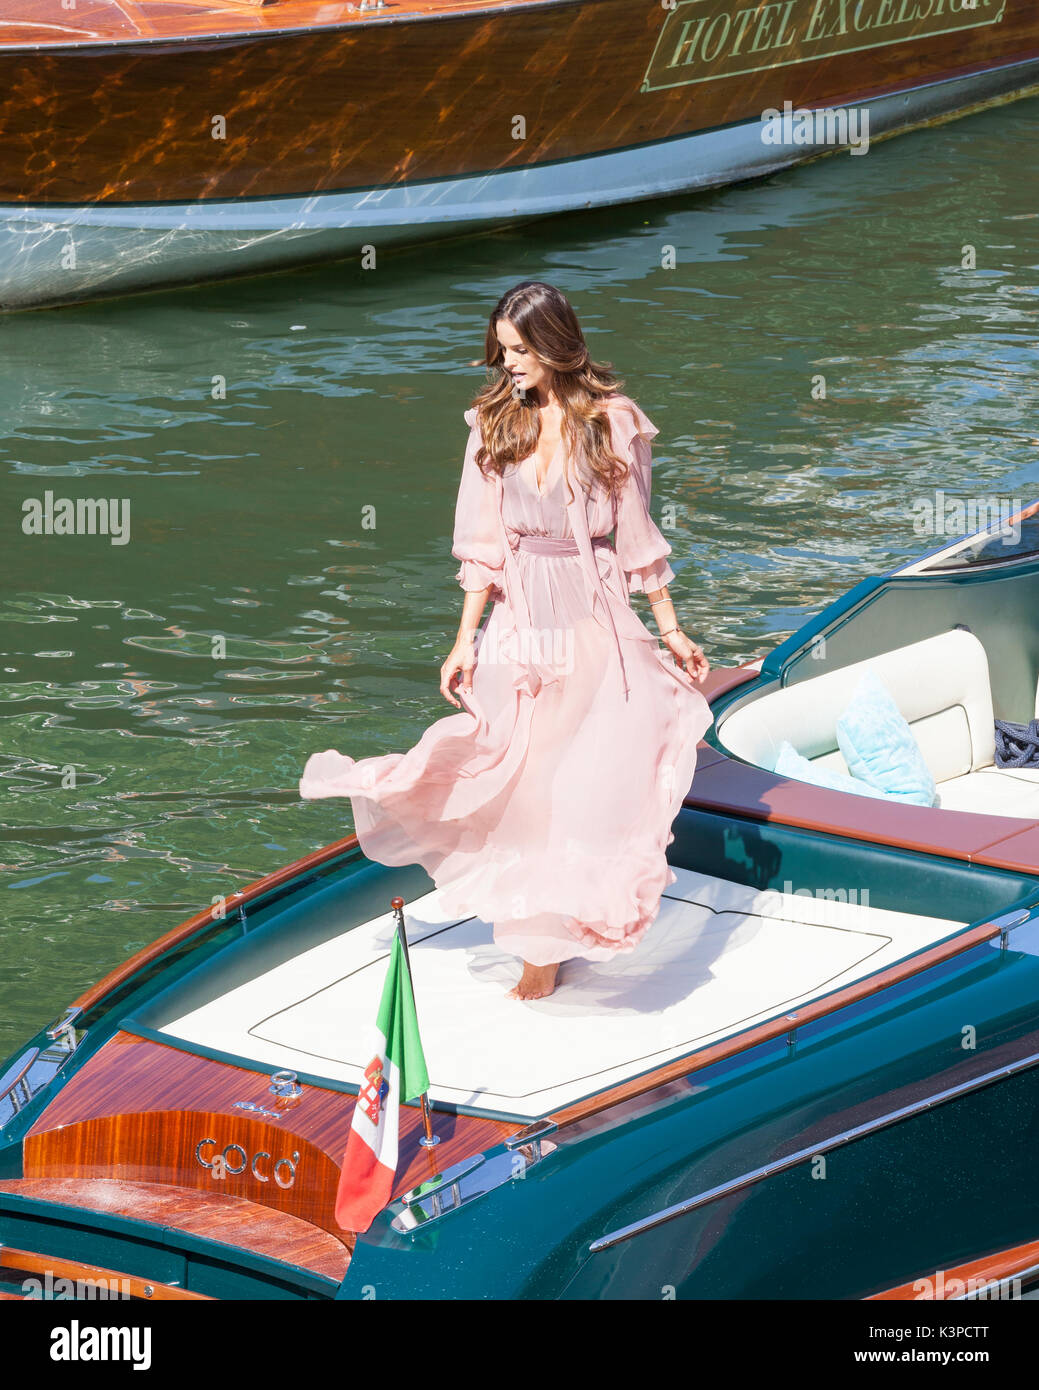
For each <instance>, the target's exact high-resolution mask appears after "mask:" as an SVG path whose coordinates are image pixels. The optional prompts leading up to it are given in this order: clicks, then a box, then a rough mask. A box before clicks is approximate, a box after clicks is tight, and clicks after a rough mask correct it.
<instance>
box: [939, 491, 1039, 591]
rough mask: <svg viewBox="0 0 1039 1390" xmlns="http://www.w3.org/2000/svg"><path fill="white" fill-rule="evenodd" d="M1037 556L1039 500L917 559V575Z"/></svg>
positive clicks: (1000, 563) (998, 563)
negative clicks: (952, 543) (1007, 518)
mask: <svg viewBox="0 0 1039 1390" xmlns="http://www.w3.org/2000/svg"><path fill="white" fill-rule="evenodd" d="M1029 555H1039V503H1033V505H1032V506H1031V507H1030V508H1026V509H1025V511H1024V512H1019V513H1018V514H1017V516H1015V517H1013V518H1011V519H1010V520H1008V521H1002V522H997V523H996V524H995V525H993V526H991V527H989V528H988V529H987V530H985V531H982V532H980V533H979V534H978V535H975V536H971V537H969V538H967V539H966V540H960V541H957V542H956V543H955V544H954V545H951V546H947V547H946V548H945V549H944V550H940V551H938V552H937V554H935V555H931V556H930V557H929V558H927V559H925V560H923V561H921V562H920V564H919V566H918V567H915V568H916V572H917V573H918V574H936V573H947V572H948V571H950V570H962V569H968V568H969V569H974V568H979V567H981V566H988V565H1004V564H1007V563H1009V562H1011V561H1015V560H1020V559H1022V558H1023V557H1025V556H1029Z"/></svg>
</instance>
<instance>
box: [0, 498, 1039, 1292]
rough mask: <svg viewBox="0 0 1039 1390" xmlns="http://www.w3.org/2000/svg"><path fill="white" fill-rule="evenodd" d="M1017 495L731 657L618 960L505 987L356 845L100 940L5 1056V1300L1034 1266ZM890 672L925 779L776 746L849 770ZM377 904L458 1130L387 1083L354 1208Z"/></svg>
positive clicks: (451, 922)
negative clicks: (392, 1145)
mask: <svg viewBox="0 0 1039 1390" xmlns="http://www.w3.org/2000/svg"><path fill="white" fill-rule="evenodd" d="M1011 521H1012V525H1011V526H1010V527H1009V528H1008V527H1007V526H1006V525H1005V524H1004V523H1000V522H993V523H992V524H990V525H986V526H983V527H982V528H981V529H980V530H978V531H977V532H976V533H975V534H972V535H970V536H966V537H964V538H962V539H957V540H954V541H945V542H943V543H942V544H941V545H940V546H938V547H937V548H936V549H934V550H932V551H931V552H930V553H929V554H927V555H925V556H924V557H923V558H922V559H920V560H917V561H915V562H914V563H912V564H909V565H905V566H902V567H900V568H898V569H896V570H894V571H892V572H890V573H888V574H884V575H881V576H879V577H877V578H873V579H869V580H867V581H865V582H862V583H859V584H857V585H856V586H855V587H854V588H853V589H851V591H850V592H849V593H847V594H846V595H845V596H844V597H842V598H841V599H839V600H838V601H837V602H835V603H833V604H832V605H831V606H830V607H828V608H827V609H826V610H825V611H824V612H822V613H821V614H819V615H818V616H817V617H815V618H813V619H812V620H811V621H810V622H809V623H807V624H806V625H805V626H804V627H803V628H802V629H801V630H800V631H799V632H797V633H796V634H795V635H794V636H792V637H791V638H789V639H788V640H787V641H785V642H783V643H782V644H781V645H780V646H779V647H778V648H776V649H775V650H774V651H772V652H770V653H769V654H768V655H767V656H765V657H764V658H763V659H762V660H760V661H756V662H751V663H748V664H747V665H745V666H742V667H739V668H737V669H733V670H727V671H717V670H716V671H714V672H712V675H711V678H710V685H709V686H708V687H707V690H706V693H707V694H708V695H709V698H710V700H711V704H712V710H713V712H714V715H715V722H714V725H713V727H712V729H711V730H710V731H709V734H708V737H707V738H706V740H705V741H704V743H703V744H702V745H701V748H700V757H699V763H698V769H697V773H696V778H695V780H694V784H693V787H692V789H691V792H690V794H689V796H688V798H687V800H686V804H685V806H684V809H683V810H682V812H681V814H680V815H679V817H678V819H677V821H676V822H675V826H674V842H673V844H672V846H671V849H670V858H671V862H672V866H673V868H674V871H675V877H676V882H675V883H674V884H673V885H671V887H670V888H669V889H668V890H667V894H666V897H665V900H664V903H663V905H662V910H661V914H660V918H659V920H658V922H657V923H656V924H655V925H654V927H653V929H652V931H651V932H650V933H649V935H648V936H647V937H646V940H645V942H644V943H643V944H642V945H641V946H640V948H639V950H638V951H637V952H636V953H634V954H633V955H632V956H630V957H629V958H628V959H627V960H626V961H620V962H617V963H614V962H611V963H609V964H607V965H592V964H590V963H588V962H576V963H574V964H573V966H572V968H571V971H570V973H569V976H568V978H567V980H565V981H564V984H563V986H561V987H560V988H559V989H558V990H557V991H556V993H555V994H554V995H553V996H552V997H551V998H549V999H545V1000H540V1001H537V1002H536V1003H529V1004H518V1003H517V1002H516V1001H513V1000H507V999H506V998H505V988H506V986H507V983H508V980H509V976H510V970H511V962H510V961H509V960H508V959H507V958H506V957H504V956H502V955H500V954H499V953H498V952H497V951H496V949H495V947H494V945H493V941H492V938H491V932H490V927H489V926H488V925H487V924H486V923H483V922H480V921H478V920H475V919H470V920H467V921H458V920H456V919H454V918H451V917H449V916H445V915H444V913H442V912H441V911H440V909H439V908H438V899H437V894H436V892H435V890H434V888H433V885H432V884H431V882H430V881H429V879H428V878H427V877H426V876H425V874H424V872H423V871H422V870H420V869H418V868H410V869H403V870H402V869H387V868H384V867H381V866H379V865H376V864H373V863H370V862H369V861H367V860H366V859H365V858H364V856H363V855H362V854H361V852H360V850H359V848H358V847H357V845H356V842H354V841H353V840H347V841H343V842H340V843H338V844H334V845H330V846H327V847H325V848H323V849H320V850H318V851H317V852H315V853H314V854H312V855H310V856H308V857H307V858H306V859H304V860H301V861H299V862H298V863H296V864H292V865H289V866H288V867H286V868H284V869H282V870H279V871H278V872H277V873H274V874H271V875H269V876H268V877H266V878H264V879H262V880H260V881H259V882H258V883H256V884H254V885H252V886H251V887H250V888H249V889H247V890H245V891H243V892H241V893H239V894H237V895H235V896H234V897H233V898H231V899H229V900H228V901H227V902H226V903H224V904H218V905H217V906H216V907H214V908H212V909H209V908H207V909H205V910H203V911H201V912H199V913H198V914H197V916H195V917H193V918H191V919H190V920H189V921H188V922H186V923H184V924H183V925H182V926H181V927H178V928H177V929H175V930H174V931H172V932H170V933H168V934H167V935H166V936H164V937H163V938H161V939H160V940H159V941H158V942H156V943H154V945H152V946H151V947H149V948H147V949H146V950H144V951H142V952H140V953H139V954H138V955H137V956H135V957H133V958H132V959H131V960H129V961H127V962H125V963H124V964H123V965H121V966H120V967H118V968H117V969H116V970H115V971H113V972H112V973H111V974H110V975H109V976H108V977H107V978H106V979H104V980H102V981H101V982H100V983H99V984H98V985H96V986H95V987H94V988H92V989H91V990H89V991H87V993H86V994H84V995H83V996H82V997H81V999H79V1000H78V1001H76V1003H75V1005H73V1006H72V1007H71V1008H70V1009H69V1010H68V1012H67V1013H66V1014H65V1015H64V1016H63V1017H62V1018H61V1019H59V1020H57V1021H56V1022H55V1024H54V1026H53V1027H52V1028H50V1029H48V1030H46V1031H45V1032H44V1033H41V1034H40V1035H39V1036H38V1037H35V1038H32V1039H30V1040H29V1041H27V1042H26V1044H25V1046H24V1047H23V1048H22V1049H20V1051H19V1052H18V1053H17V1055H15V1056H14V1057H12V1058H11V1059H10V1060H9V1061H8V1062H7V1063H5V1064H4V1065H3V1066H2V1067H0V1292H2V1293H5V1294H6V1295H7V1296H15V1297H23V1296H25V1294H26V1293H33V1294H39V1295H40V1296H47V1295H48V1294H50V1295H51V1296H57V1294H59V1293H60V1292H61V1291H62V1290H64V1291H65V1292H66V1293H67V1292H68V1290H70V1289H71V1290H73V1291H76V1290H79V1289H82V1288H85V1287H88V1286H89V1285H90V1283H91V1281H93V1283H94V1284H95V1285H97V1284H98V1283H99V1282H101V1283H103V1282H104V1281H110V1282H112V1283H113V1284H114V1285H115V1287H117V1288H118V1289H119V1290H120V1291H121V1292H123V1293H125V1294H127V1295H129V1296H131V1297H135V1298H143V1299H146V1298H152V1299H155V1298H163V1299H170V1298H200V1297H208V1298H214V1297H216V1298H220V1297H244V1298H303V1299H346V1300H351V1299H362V1298H366V1297H370V1296H371V1291H372V1290H373V1289H374V1290H376V1291H377V1295H376V1296H377V1297H378V1298H430V1299H453V1298H469V1297H472V1298H490V1299H515V1298H537V1299H576V1298H581V1299H583V1298H604V1299H635V1298H651V1299H659V1298H661V1297H669V1296H671V1295H673V1296H675V1297H678V1298H699V1299H720V1298H740V1299H775V1298H809V1299H824V1298H840V1299H863V1298H869V1297H876V1296H882V1297H890V1298H916V1297H936V1298H946V1297H957V1298H958V1297H972V1296H976V1294H977V1291H978V1289H979V1288H982V1287H983V1288H984V1289H986V1290H988V1293H989V1296H991V1292H992V1290H993V1289H994V1290H995V1291H996V1292H997V1294H1002V1293H1004V1292H1018V1291H1025V1292H1027V1290H1028V1289H1029V1288H1030V1287H1032V1286H1033V1285H1034V1284H1035V1283H1036V1282H1037V1281H1039V1217H1037V1214H1036V1209H1035V1201H1034V1195H1033V1194H1034V1176H1033V1174H1032V1172H1031V1166H1032V1156H1031V1144H1030V1140H1031V1138H1032V1135H1033V1129H1034V1119H1033V1116H1034V1113H1035V1108H1036V1104H1037V1101H1039V769H1036V768H1034V767H1033V768H1028V767H1026V766H1023V767H1019V768H1007V767H1002V768H1001V767H997V766H996V764H995V745H994V719H996V718H1000V719H1008V720H1013V721H1016V722H1020V723H1027V722H1028V721H1029V720H1031V719H1032V718H1034V717H1036V715H1037V714H1039V706H1037V678H1039V502H1036V503H1034V504H1032V505H1031V506H1029V507H1026V508H1025V509H1024V510H1023V511H1021V512H1019V513H1017V514H1016V516H1014V517H1013V518H1011ZM867 667H871V668H872V669H873V670H874V672H875V673H876V674H877V675H879V676H880V678H881V679H882V681H883V682H884V684H885V685H886V686H887V688H888V690H889V691H890V692H891V694H892V695H893V696H894V698H895V700H896V702H897V703H898V706H899V709H900V711H901V713H902V715H903V716H904V717H905V719H906V720H907V721H908V723H909V726H910V729H911V730H912V733H913V736H914V738H915V740H916V743H917V745H918V747H919V749H920V750H921V752H922V754H923V756H924V759H925V761H926V763H927V766H928V769H929V770H930V773H931V775H932V776H933V779H934V782H935V785H936V787H937V795H938V798H939V804H938V805H932V806H923V805H913V804H906V803H905V802H902V801H894V800H891V799H888V798H886V797H876V796H871V795H860V794H858V793H856V792H853V791H840V790H831V789H828V788H825V787H821V786H817V785H814V784H813V783H811V782H809V781H803V780H793V779H791V778H789V777H783V776H779V775H777V774H776V773H775V772H774V771H773V770H772V769H773V766H774V762H775V758H776V754H777V752H778V750H779V747H780V745H781V744H782V743H783V742H784V741H788V742H790V743H791V744H792V745H793V747H794V748H795V749H796V750H797V751H798V752H800V753H801V754H802V755H803V756H804V757H805V758H807V759H808V760H809V762H810V763H811V764H812V765H813V770H812V772H811V773H810V774H809V775H811V776H815V775H817V774H818V772H820V771H824V772H825V771H829V772H846V771H847V765H846V763H845V761H844V758H843V756H842V754H841V751H840V748H839V744H838V740H837V736H836V722H837V719H838V717H839V716H840V714H841V712H842V710H843V709H844V708H845V706H846V704H847V702H848V699H849V698H850V695H851V692H852V690H853V688H854V686H855V685H856V683H857V681H858V678H859V677H860V675H861V674H862V672H863V670H865V669H866V668H867ZM396 895H400V896H401V897H403V898H404V899H405V902H406V918H407V925H408V936H409V942H410V954H411V962H412V969H413V972H414V979H415V988H416V996H417V1004H418V1011H419V1020H420V1024H421V1028H422V1035H423V1041H424V1044H425V1050H426V1056H427V1061H428V1063H429V1070H430V1083H431V1086H430V1100H431V1103H432V1128H433V1132H434V1134H435V1136H436V1137H437V1139H438V1140H439V1143H438V1144H437V1145H436V1146H435V1147H432V1148H430V1147H424V1146H423V1145H422V1144H421V1143H420V1138H421V1136H422V1133H423V1129H422V1117H421V1112H420V1109H419V1108H418V1106H417V1105H411V1106H408V1107H405V1109H404V1110H403V1111H402V1118H401V1136H400V1161H399V1166H398V1170H397V1186H396V1189H395V1192H394V1196H393V1199H392V1200H391V1202H390V1204H389V1205H388V1206H387V1207H386V1208H385V1210H384V1211H383V1212H382V1213H381V1214H380V1215H379V1216H378V1217H377V1218H376V1220H375V1222H374V1224H373V1225H372V1227H371V1229H370V1230H369V1231H368V1232H367V1233H365V1234H363V1235H360V1236H357V1237H356V1238H355V1237H353V1236H352V1235H349V1234H348V1233H345V1232H343V1231H341V1230H339V1228H338V1227H337V1226H336V1223H335V1219H334V1201H335V1191H336V1183H337V1179H338V1174H339V1164H340V1162H341V1159H342V1154H343V1150H344V1147H345V1143H346V1138H347V1134H348V1131H349V1127H350V1120H351V1113H352V1108H353V1104H354V1101H353V1097H354V1096H355V1095H356V1094H357V1090H358V1085H359V1082H360V1081H361V1080H362V1077H363V1070H364V1067H365V1064H366V1063H367V1062H368V1061H369V1056H368V1054H367V1051H366V1048H367V1047H368V1037H369V1033H368V1030H369V1028H370V1025H371V1024H372V1022H373V1021H374V1017H375V1007H376V1003H377V1000H378V996H379V992H380V989H381V985H382V980H383V976H384V972H385V962H386V958H387V952H388V949H389V945H390V943H391V939H392V932H393V914H392V913H391V911H390V902H391V899H392V898H393V897H394V896H396ZM996 1172H998V1183H997V1182H994V1181H993V1174H994V1173H996ZM62 1281H65V1282H62ZM77 1281H78V1282H77ZM928 1290H930V1292H928ZM921 1291H922V1292H921Z"/></svg>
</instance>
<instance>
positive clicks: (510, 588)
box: [299, 395, 712, 965]
mask: <svg viewBox="0 0 1039 1390" xmlns="http://www.w3.org/2000/svg"><path fill="white" fill-rule="evenodd" d="M607 407H608V410H609V413H610V419H611V428H612V437H613V447H614V451H615V452H616V453H617V454H618V455H619V456H620V457H621V458H623V459H626V460H627V462H628V477H627V479H626V481H625V483H624V485H623V488H622V490H621V493H620V495H619V496H618V497H617V498H615V499H613V498H610V497H609V496H608V495H607V494H606V493H605V491H604V490H603V489H602V488H598V487H597V488H595V489H594V491H593V493H591V494H588V493H586V492H585V491H584V489H583V488H582V487H581V486H580V484H579V483H578V482H577V481H576V480H575V481H574V483H573V492H574V500H573V501H568V498H569V489H568V485H567V480H566V478H565V477H564V469H563V460H562V457H561V455H562V448H560V450H558V451H557V453H556V456H555V458H554V459H553V461H552V463H551V465H550V467H549V471H548V473H547V475H546V478H545V484H544V489H543V490H542V491H540V492H539V490H538V485H537V474H536V465H535V461H534V458H533V456H532V457H530V458H528V459H526V460H524V462H523V463H521V464H519V465H517V466H516V467H515V468H512V469H511V470H509V472H508V473H507V475H506V476H505V478H504V479H501V478H492V479H488V478H487V477H485V476H484V474H483V473H482V472H481V471H480V469H479V468H478V467H477V464H476V461H475V455H476V451H477V449H478V448H479V445H480V434H479V428H478V426H477V424H476V412H475V411H474V410H469V411H467V412H466V414H465V419H466V422H467V423H468V425H469V426H470V435H469V444H468V447H467V449H466V454H465V461H464V463H463V465H462V480H461V485H460V488H459V493H458V504H457V509H456V515H455V533H454V545H453V547H452V553H453V554H454V555H455V557H456V558H457V559H459V560H460V561H461V562H462V564H461V569H460V570H459V572H458V580H459V582H460V584H461V585H462V587H463V589H467V590H471V589H483V588H486V587H487V586H488V585H491V586H493V592H492V598H493V600H494V604H493V608H492V610H491V613H490V616H489V618H488V619H487V621H486V622H485V624H484V626H483V628H482V630H481V632H480V633H479V634H478V636H477V647H476V653H477V655H476V670H475V673H474V676H473V693H472V695H471V696H463V697H461V698H462V699H463V702H464V704H465V706H466V710H465V712H462V713H458V714H451V715H448V716H447V717H446V718H444V719H440V720H438V721H437V722H436V723H435V724H433V725H431V726H430V728H429V729H427V730H426V732H425V734H424V735H423V736H422V738H421V739H420V740H419V742H418V743H417V744H416V745H415V747H414V748H412V749H411V750H410V751H409V752H407V753H391V754H388V755H386V756H383V757H377V758H367V759H364V760H363V761H361V762H355V761H354V760H353V759H352V758H349V757H345V756H344V755H343V754H341V753H338V752H336V751H335V750H334V749H329V750H327V751H326V752H323V753H315V754H314V755H313V756H312V757H311V758H309V759H308V761H307V764H306V767H305V769H304V772H303V777H302V780H301V781H300V787H299V789H300V795H301V796H302V797H304V798H305V799H307V800H311V799H316V798H319V797H328V796H349V797H350V798H351V801H352V803H353V811H354V822H355V825H356V829H357V835H358V838H359V840H360V843H361V848H362V849H363V850H364V853H365V854H366V855H367V856H368V857H369V858H370V859H374V860H377V861H378V862H380V863H383V864H413V863H418V864H421V865H422V866H423V868H425V869H426V871H427V872H428V873H429V875H430V876H431V877H432V879H433V880H434V882H435V883H436V885H437V887H438V889H439V890H440V895H441V904H442V906H443V908H444V910H445V911H446V912H448V913H456V914H457V915H458V916H462V917H464V916H471V915H475V916H478V917H480V918H482V919H483V920H484V921H486V922H490V923H493V924H494V938H495V941H496V942H497V943H498V945H499V946H500V947H501V948H502V949H503V950H505V951H508V952H510V953H512V954H515V955H517V956H520V957H522V959H524V960H526V961H529V962H530V963H531V964H532V965H547V964H549V963H551V962H553V961H561V960H566V959H569V958H570V957H573V956H582V957H585V958H586V959H590V960H606V959H609V958H611V957H612V956H613V955H614V954H615V953H616V952H618V951H630V950H632V949H633V948H634V947H635V946H636V945H637V943H638V942H639V941H640V940H641V939H642V937H643V936H644V934H645V933H646V931H647V930H648V928H649V927H650V925H651V924H652V922H653V921H654V919H655V918H656V916H657V913H658V911H659V908H660V898H661V894H662V893H663V891H664V889H665V888H666V887H667V886H668V885H669V884H671V883H673V882H674V881H675V875H674V874H673V873H672V872H671V869H670V867H669V865H668V863H667V859H666V854H665V851H666V848H667V846H668V844H670V842H671V839H672V838H673V837H672V835H671V823H672V821H673V820H674V819H675V817H676V816H677V814H678V811H679V809H680V807H681V804H682V799H683V797H684V796H685V794H686V792H687V791H688V789H689V786H690V784H691V782H692V779H693V772H694V769H695V766H696V745H697V742H698V740H699V739H700V738H702V736H703V734H704V733H705V731H706V730H707V729H708V728H709V727H710V725H711V723H712V715H711V712H710V707H709V706H708V704H707V701H706V700H705V699H704V697H703V695H702V694H701V692H700V690H699V689H698V688H697V685H696V682H695V681H693V679H692V678H691V677H690V676H689V675H687V674H686V672H685V671H684V670H681V669H680V668H679V667H677V666H676V665H675V662H674V659H673V657H672V656H671V654H670V653H669V652H666V651H664V650H663V649H662V648H661V646H660V645H659V644H658V639H657V638H655V637H654V635H653V634H652V633H651V632H650V631H649V630H648V628H646V626H645V625H644V624H643V623H642V622H641V621H640V619H639V618H638V617H637V616H636V614H635V612H634V610H633V609H632V607H631V604H630V602H629V599H628V595H629V593H631V592H641V591H644V590H650V591H651V590H654V589H658V588H660V587H661V586H662V585H664V584H668V583H670V582H671V581H672V580H673V579H674V574H673V573H672V571H671V568H670V566H669V565H668V563H667V558H666V557H667V556H668V554H669V553H670V550H671V547H670V546H669V545H668V544H667V542H666V541H665V540H664V538H663V536H662V535H661V534H660V532H659V530H658V529H657V527H656V526H655V525H654V524H653V521H652V520H651V518H650V514H649V497H650V478H651V470H652V464H651V458H650V443H649V441H650V440H651V439H652V438H653V436H654V435H655V434H656V433H657V430H656V428H655V427H654V426H653V425H652V424H651V423H650V422H649V420H648V419H647V418H646V416H645V415H644V414H643V412H642V411H641V410H640V409H639V407H638V406H637V405H635V404H634V402H633V401H631V400H629V399H628V398H627V397H625V396H620V395H615V396H612V397H610V399H609V401H608V402H607ZM611 531H614V532H615V548H614V546H611V545H610V543H609V541H608V540H607V539H606V538H607V536H608V534H609V533H610V532H611Z"/></svg>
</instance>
